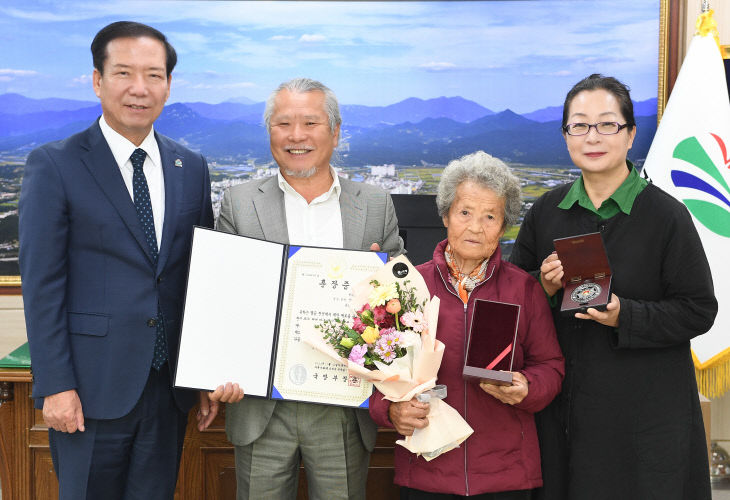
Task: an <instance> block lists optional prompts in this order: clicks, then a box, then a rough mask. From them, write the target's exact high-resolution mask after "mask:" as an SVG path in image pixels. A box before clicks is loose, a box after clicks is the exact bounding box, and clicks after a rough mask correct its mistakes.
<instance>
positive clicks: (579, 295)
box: [553, 233, 611, 314]
mask: <svg viewBox="0 0 730 500" xmlns="http://www.w3.org/2000/svg"><path fill="white" fill-rule="evenodd" d="M553 243H554V244H555V251H556V252H557V253H558V258H559V259H560V262H561V263H562V264H563V271H564V272H565V275H564V276H563V285H564V291H563V302H562V304H561V306H560V311H561V312H562V313H565V314H572V313H576V312H586V310H587V309H588V308H589V307H593V308H595V309H597V310H599V311H604V310H605V309H606V305H607V304H608V302H609V300H610V297H611V266H610V264H609V263H608V256H607V255H606V248H605V247H604V246H603V238H602V237H601V233H588V234H581V235H578V236H571V237H569V238H560V239H557V240H553Z"/></svg>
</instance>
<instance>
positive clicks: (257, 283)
mask: <svg viewBox="0 0 730 500" xmlns="http://www.w3.org/2000/svg"><path fill="white" fill-rule="evenodd" d="M386 260H387V254H385V253H380V252H369V251H357V250H342V249H331V248H317V247H304V246H295V245H284V244H281V243H273V242H268V241H262V240H258V239H255V238H247V237H245V236H239V235H233V234H229V233H223V232H218V231H213V230H211V229H204V228H200V227H196V228H195V229H194V230H193V245H192V252H191V259H190V269H189V271H188V286H187V293H186V298H185V309H184V314H183V322H182V329H181V338H180V351H179V354H178V363H177V372H176V374H175V386H177V387H189V388H195V389H206V390H214V389H215V388H216V387H218V386H219V385H221V384H224V383H225V382H235V383H238V384H239V385H240V386H241V387H242V388H243V390H244V392H245V394H246V396H245V397H251V396H258V397H265V398H271V399H287V400H294V401H308V402H313V403H324V404H333V405H340V406H354V407H358V406H359V407H363V408H366V407H367V404H368V398H369V397H370V394H371V393H372V384H371V383H369V382H366V381H364V380H361V379H359V378H357V377H353V376H350V375H348V373H347V369H346V367H345V365H342V364H339V363H336V362H334V361H331V360H330V358H328V357H327V356H325V355H324V354H321V353H319V352H318V351H316V350H314V349H313V348H311V347H310V346H308V345H307V344H305V343H304V342H302V332H304V331H306V330H312V329H314V325H316V324H320V323H322V322H323V321H324V320H326V319H335V318H342V319H346V320H350V319H351V318H352V316H353V314H354V311H352V309H351V306H350V299H351V293H352V289H353V286H354V285H355V284H357V283H359V282H360V281H362V280H364V279H366V278H367V277H368V276H370V275H371V274H373V273H374V272H375V271H377V270H378V269H379V268H380V267H382V266H383V264H384V263H385V262H386Z"/></svg>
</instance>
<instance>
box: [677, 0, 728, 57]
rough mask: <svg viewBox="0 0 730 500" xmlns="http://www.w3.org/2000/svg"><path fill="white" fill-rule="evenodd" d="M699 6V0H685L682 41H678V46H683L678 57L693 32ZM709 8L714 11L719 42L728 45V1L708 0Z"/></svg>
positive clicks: (682, 55)
mask: <svg viewBox="0 0 730 500" xmlns="http://www.w3.org/2000/svg"><path fill="white" fill-rule="evenodd" d="M701 7H702V2H701V0H685V11H684V16H683V17H684V20H685V25H686V29H685V31H684V40H683V41H682V42H683V43H680V47H682V46H683V47H684V51H683V52H682V54H679V56H680V58H683V57H684V54H685V53H686V52H687V48H688V47H689V44H690V42H691V41H692V37H693V36H694V34H695V22H696V21H697V16H699V15H700V11H701ZM710 8H711V9H712V10H713V11H714V12H715V14H714V16H713V17H714V18H715V22H716V23H717V31H718V32H719V33H720V44H721V45H730V1H728V0H710Z"/></svg>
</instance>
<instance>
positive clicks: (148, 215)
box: [129, 148, 167, 370]
mask: <svg viewBox="0 0 730 500" xmlns="http://www.w3.org/2000/svg"><path fill="white" fill-rule="evenodd" d="M146 157H147V153H145V151H144V149H140V148H137V149H135V150H134V153H132V156H131V157H130V158H129V159H130V161H131V162H132V167H133V168H134V173H133V174H132V194H133V196H134V208H135V209H136V210H137V217H139V222H140V224H142V230H143V231H144V237H145V240H147V245H149V247H150V252H152V260H153V262H154V263H155V264H157V253H158V250H157V235H156V234H155V218H154V216H153V214H152V203H151V202H150V190H149V188H148V187H147V178H146V177H145V176H144V170H143V167H144V160H145V158H146ZM155 327H156V329H157V332H156V336H155V353H154V357H153V358H152V367H153V368H154V369H155V370H159V369H160V367H161V366H162V365H163V364H164V363H165V361H167V345H166V341H165V323H164V321H163V318H162V311H161V310H160V306H159V304H158V305H157V319H156V321H155Z"/></svg>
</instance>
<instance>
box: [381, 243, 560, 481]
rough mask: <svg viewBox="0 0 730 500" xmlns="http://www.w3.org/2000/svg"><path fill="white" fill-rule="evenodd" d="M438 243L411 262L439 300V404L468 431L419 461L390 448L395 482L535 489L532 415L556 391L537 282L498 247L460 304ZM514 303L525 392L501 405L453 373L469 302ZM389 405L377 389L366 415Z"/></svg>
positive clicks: (556, 368) (550, 331)
mask: <svg viewBox="0 0 730 500" xmlns="http://www.w3.org/2000/svg"><path fill="white" fill-rule="evenodd" d="M445 247H446V240H444V241H442V242H441V243H439V244H438V245H437V246H436V249H435V250H434V253H433V260H431V261H429V262H426V263H425V264H422V265H420V266H418V267H417V269H418V271H419V272H420V273H421V275H423V278H424V279H425V280H426V284H427V285H428V289H429V291H430V292H431V295H432V296H433V295H436V296H438V297H439V298H440V299H441V309H440V312H439V322H438V332H437V334H436V336H437V338H438V339H439V340H441V341H442V342H443V343H444V344H446V350H445V352H444V357H443V361H442V363H441V368H440V370H439V373H438V383H439V384H446V385H447V387H448V397H447V398H446V400H445V401H446V402H447V403H448V404H449V405H451V406H452V407H453V408H455V409H456V410H457V411H458V412H459V413H460V414H461V415H462V417H464V418H465V419H466V421H467V422H468V423H469V425H470V426H471V427H472V428H473V429H474V434H472V435H471V436H470V437H469V438H468V439H467V440H466V441H465V442H463V443H462V444H461V447H460V448H457V449H454V450H451V451H449V452H447V453H445V454H443V455H441V456H440V457H438V458H436V459H434V460H432V461H430V462H427V461H426V460H424V459H423V458H421V457H416V456H415V455H414V454H412V453H410V452H409V451H408V450H406V449H405V448H403V447H401V446H396V450H395V482H396V484H399V485H402V486H408V487H410V488H417V489H419V490H425V491H431V492H439V493H452V494H457V495H478V494H481V493H488V492H497V491H511V490H523V489H531V488H536V487H538V486H541V485H542V476H541V473H540V451H539V447H538V441H537V431H536V430H535V421H534V418H533V413H534V412H537V411H539V410H541V409H543V408H544V407H545V406H547V404H548V403H549V402H550V401H552V399H553V398H554V397H555V396H556V395H557V394H558V392H559V391H560V384H561V382H562V379H563V374H564V365H563V355H562V353H561V352H560V347H559V346H558V341H557V338H556V336H555V327H554V325H553V318H552V315H551V313H550V309H549V307H548V303H547V300H546V299H545V293H544V292H543V290H542V287H541V286H540V284H539V283H538V282H537V281H536V280H535V279H534V278H533V277H532V276H530V275H528V274H527V273H525V272H524V271H522V270H521V269H519V268H518V267H516V266H514V265H512V264H510V263H509V262H503V261H502V260H501V251H500V249H499V248H497V250H496V251H495V253H494V254H493V255H492V257H491V259H490V263H489V266H488V268H487V276H488V279H487V280H486V281H484V282H482V283H481V284H479V285H478V286H477V287H476V288H475V289H474V291H473V292H472V293H471V295H470V297H469V303H468V304H467V308H466V309H465V308H464V303H463V302H462V301H461V299H460V298H459V297H458V295H457V294H456V291H455V290H454V287H453V286H452V285H451V282H450V281H449V274H448V268H447V267H446V260H445V258H444V248H445ZM476 298H480V299H488V300H496V301H500V302H508V303H512V304H519V305H520V306H521V308H520V319H519V326H518V331H517V343H516V349H515V353H514V364H513V370H514V371H520V372H522V373H523V374H524V375H525V377H526V378H527V380H528V381H529V384H530V385H529V393H528V395H527V397H526V398H525V399H524V400H523V401H522V402H521V403H520V404H518V405H515V406H510V405H506V404H504V403H502V402H500V401H499V400H497V399H495V398H493V397H492V396H490V395H489V394H487V393H486V392H484V391H483V390H482V389H481V388H480V387H479V384H478V383H476V382H473V381H465V380H464V379H463V378H462V376H461V371H462V368H463V366H464V352H465V349H466V332H468V331H469V326H470V321H471V312H472V308H473V304H474V299H476ZM389 405H390V402H389V401H387V400H384V399H383V396H382V394H381V393H380V392H378V391H375V393H374V394H373V395H372V396H371V398H370V415H371V416H372V418H373V420H375V422H376V423H377V424H378V425H381V426H384V427H393V424H391V423H390V421H389V420H388V407H389Z"/></svg>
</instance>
